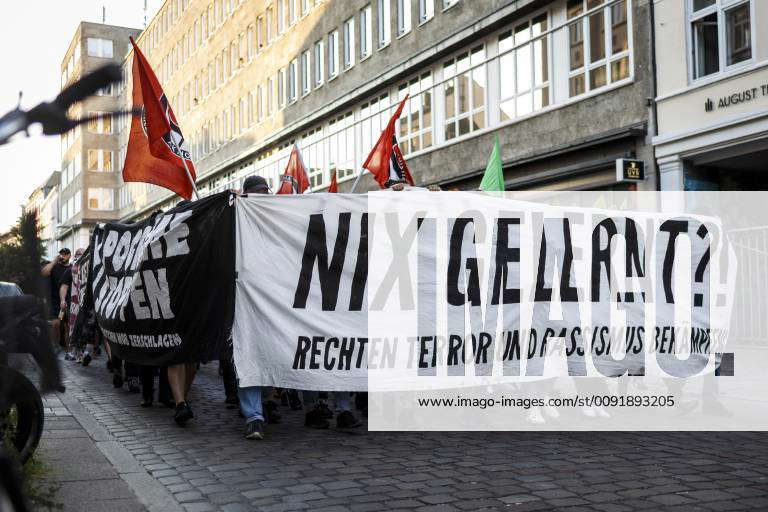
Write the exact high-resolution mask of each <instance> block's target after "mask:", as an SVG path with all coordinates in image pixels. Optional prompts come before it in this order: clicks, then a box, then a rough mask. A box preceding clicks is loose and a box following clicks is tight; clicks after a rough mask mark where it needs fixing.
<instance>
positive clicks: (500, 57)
mask: <svg viewBox="0 0 768 512" xmlns="http://www.w3.org/2000/svg"><path fill="white" fill-rule="evenodd" d="M541 17H545V18H546V29H544V30H543V31H542V32H541V33H540V34H538V35H534V34H533V27H534V21H536V20H537V19H539V18H541ZM553 23H554V15H553V12H552V11H551V10H550V9H549V8H546V7H545V8H544V9H543V10H539V11H536V12H534V13H532V14H531V15H529V16H528V17H527V18H521V19H519V20H516V22H515V23H511V24H509V25H507V26H506V27H505V28H504V30H502V31H501V32H498V33H496V34H494V37H493V41H494V42H495V44H496V45H497V46H496V48H497V53H496V56H495V59H496V60H497V61H498V73H497V75H498V77H497V78H498V80H497V82H498V89H497V91H498V94H497V95H496V97H495V98H494V103H496V105H494V108H495V109H496V110H497V111H498V115H499V121H498V122H499V123H500V124H503V123H507V122H510V121H514V120H516V119H519V118H521V117H526V116H530V115H532V114H535V113H537V112H539V111H541V110H544V109H546V108H548V107H549V106H551V105H552V104H553V99H554V97H555V89H556V85H557V84H556V80H554V79H553V77H554V76H555V73H554V71H555V70H554V66H555V58H554V52H555V47H554V42H555V38H554V32H553V30H554V29H557V28H558V27H553ZM524 25H527V30H528V31H529V34H528V39H527V40H526V41H525V42H523V43H519V44H518V43H516V42H515V38H516V35H517V34H518V33H519V31H518V29H519V28H520V27H522V26H524ZM561 30H566V32H567V29H566V28H564V27H563V28H561ZM505 35H506V36H507V37H510V38H511V46H510V47H509V48H507V49H505V50H502V49H501V42H502V39H503V37H504V36H505ZM541 40H544V41H546V62H547V65H546V68H545V69H546V74H547V79H546V80H542V81H541V82H540V83H537V75H538V73H540V72H541V70H537V68H536V46H535V45H536V42H537V41H541ZM524 49H527V50H528V51H529V52H530V55H529V66H530V87H529V88H528V89H524V90H521V88H520V83H519V82H520V73H519V68H518V64H519V55H518V54H519V52H520V51H521V50H524ZM507 55H509V56H510V59H511V61H512V63H513V65H514V71H513V73H509V72H507V71H505V68H504V65H503V62H504V58H505V57H506V56H507ZM568 67H570V66H568ZM537 72H538V73H537ZM504 79H511V80H512V88H513V89H514V91H513V92H512V94H510V95H508V96H505V95H504V89H505V87H504V84H503V80H504ZM565 85H566V86H567V85H568V84H567V83H566V84H565ZM544 89H548V91H547V97H546V102H545V104H543V105H542V106H541V107H536V103H535V101H536V92H537V91H542V90H544ZM528 94H530V95H531V109H530V111H529V112H527V113H524V114H520V113H519V112H520V109H519V102H520V98H521V97H524V96H526V95H528ZM510 101H511V102H514V115H512V116H511V118H510V119H506V120H504V119H502V115H503V114H504V112H503V110H502V105H504V104H505V103H507V102H510ZM494 115H495V114H494Z"/></svg>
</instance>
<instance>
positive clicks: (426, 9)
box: [419, 0, 435, 25]
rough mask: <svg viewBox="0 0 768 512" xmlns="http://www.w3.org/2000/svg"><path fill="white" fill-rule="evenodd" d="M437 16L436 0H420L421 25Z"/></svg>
mask: <svg viewBox="0 0 768 512" xmlns="http://www.w3.org/2000/svg"><path fill="white" fill-rule="evenodd" d="M434 17H435V0H419V25H423V24H424V23H426V22H428V21H429V20H431V19H432V18H434Z"/></svg>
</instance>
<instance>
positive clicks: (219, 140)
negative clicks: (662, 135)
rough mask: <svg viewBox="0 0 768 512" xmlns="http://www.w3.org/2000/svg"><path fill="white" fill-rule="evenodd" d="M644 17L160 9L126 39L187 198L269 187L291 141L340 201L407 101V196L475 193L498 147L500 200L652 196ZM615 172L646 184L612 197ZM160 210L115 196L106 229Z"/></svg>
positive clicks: (386, 3) (549, 7) (549, 10)
mask: <svg viewBox="0 0 768 512" xmlns="http://www.w3.org/2000/svg"><path fill="white" fill-rule="evenodd" d="M649 3H650V2H649V0H549V1H544V0H517V1H512V0H506V1H502V0H472V1H469V0H345V1H339V0H324V1H319V0H270V1H265V0H215V1H203V0H189V1H184V0H168V1H166V2H165V3H164V4H163V6H162V8H161V9H160V10H159V12H158V13H157V15H156V16H155V17H154V18H153V19H152V21H151V22H150V24H149V25H148V26H147V28H146V29H145V30H144V32H143V33H142V34H141V36H140V37H139V39H138V41H139V44H140V46H141V47H142V49H143V51H144V53H145V55H146V56H147V57H148V59H149V60H150V62H151V64H152V66H153V68H154V69H155V71H156V73H157V75H158V77H159V79H160V82H161V83H162V85H163V87H164V89H165V92H166V94H167V95H168V97H169V98H170V100H171V104H172V106H173V108H174V111H175V113H176V116H177V118H178V120H179V122H180V125H181V128H182V131H183V132H184V135H185V137H186V139H187V142H188V144H189V147H190V149H191V151H192V154H193V157H194V161H195V165H196V166H197V169H198V186H199V187H200V188H201V191H202V192H203V193H210V192H215V191H218V190H223V189H224V188H227V187H233V188H236V187H238V186H239V184H240V182H241V180H242V179H243V178H244V177H245V176H247V175H250V174H254V173H256V174H261V175H263V176H265V177H266V178H267V179H268V180H269V181H270V182H271V183H272V184H273V185H274V184H275V183H276V180H277V177H278V176H279V174H281V173H282V171H283V170H284V167H285V164H286V162H287V159H288V155H289V153H290V149H291V146H292V144H294V143H295V144H298V146H299V147H300V148H301V151H302V153H303V157H304V162H305V164H306V165H307V167H308V168H309V170H310V178H311V181H312V185H313V190H316V191H321V190H323V189H325V188H326V187H327V186H328V184H329V182H330V177H331V173H332V172H336V173H337V175H338V177H339V183H340V189H341V190H342V191H348V190H349V189H350V187H351V186H352V182H353V181H354V178H355V176H356V173H357V172H358V171H359V169H360V167H361V164H362V163H363V161H364V159H365V157H366V156H367V154H368V152H369V151H370V149H371V148H372V146H373V144H374V143H375V141H376V139H377V137H378V136H379V133H380V131H381V129H382V128H383V126H384V125H385V124H386V121H387V119H388V118H389V116H390V115H391V113H392V112H393V111H394V108H395V106H396V105H397V103H398V101H399V100H400V99H401V98H403V97H404V96H405V94H406V93H408V94H410V99H409V102H408V105H407V107H406V109H405V111H404V113H403V116H402V118H401V120H400V122H399V126H398V136H399V139H400V144H401V149H402V150H403V153H404V154H405V157H406V159H407V160H408V164H409V166H410V168H411V171H412V174H413V175H414V177H415V179H416V181H417V182H418V183H419V184H431V183H438V184H440V185H442V186H443V187H444V188H447V189H452V188H458V189H474V188H477V186H478V184H479V182H480V178H481V175H482V171H483V169H484V168H485V165H486V162H487V159H488V155H489V154H490V151H491V148H492V146H493V141H494V139H495V137H496V136H498V137H499V139H500V141H501V147H502V159H503V162H504V167H505V175H506V180H507V188H508V189H531V188H550V189H560V188H567V189H599V188H620V189H636V188H638V187H639V188H640V189H646V188H649V189H655V188H656V186H657V185H656V182H655V176H656V175H655V171H654V168H653V153H652V149H651V146H650V145H649V138H650V134H649V119H650V112H651V111H652V109H651V108H650V107H649V104H650V103H649V99H650V98H653V96H654V94H653V79H652V66H651V57H652V55H651V53H652V50H651V48H652V46H651V36H650V34H651V27H650V19H651V17H650V7H649ZM131 63H132V53H129V55H128V56H127V58H126V62H125V70H126V72H128V74H129V73H130V69H131ZM126 90H127V91H129V88H127V89H126ZM129 98H130V97H129V94H126V95H124V101H125V104H124V106H129V104H130V99H129ZM127 126H128V124H127V123H121V126H120V129H119V130H120V133H121V148H123V149H121V158H124V147H125V144H126V143H127V136H128V131H129V130H127V129H126V128H127ZM618 158H637V159H639V160H642V161H644V162H645V163H646V164H647V166H648V168H647V169H646V173H645V174H646V179H645V180H644V181H642V182H640V183H638V184H635V183H619V182H617V179H616V172H615V160H616V159H618ZM121 161H122V160H121ZM374 186H375V184H374V182H373V180H372V179H371V177H370V176H368V175H366V176H364V178H363V179H362V180H361V183H360V187H359V188H358V190H359V191H361V190H365V189H370V188H373V187H374ZM176 200H177V198H174V197H173V196H172V194H171V193H170V192H168V191H165V190H163V189H159V188H157V187H155V186H152V185H145V184H126V185H124V186H123V187H122V189H121V191H120V201H119V208H120V210H119V211H120V216H121V217H122V218H131V217H141V216H143V215H146V214H147V213H149V212H151V211H152V210H153V209H155V208H157V207H165V206H170V205H171V204H172V203H173V202H175V201H176Z"/></svg>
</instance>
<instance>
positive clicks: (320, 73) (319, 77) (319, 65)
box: [314, 40, 325, 87]
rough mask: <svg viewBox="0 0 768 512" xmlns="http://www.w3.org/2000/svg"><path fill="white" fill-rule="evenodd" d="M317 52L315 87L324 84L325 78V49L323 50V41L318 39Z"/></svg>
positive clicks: (315, 49)
mask: <svg viewBox="0 0 768 512" xmlns="http://www.w3.org/2000/svg"><path fill="white" fill-rule="evenodd" d="M314 52H315V55H314V57H315V87H319V86H321V85H323V80H324V79H325V76H324V70H325V67H324V66H325V51H324V50H323V41H322V40H320V41H317V42H316V43H315V46H314Z"/></svg>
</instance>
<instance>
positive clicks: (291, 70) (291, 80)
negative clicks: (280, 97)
mask: <svg viewBox="0 0 768 512" xmlns="http://www.w3.org/2000/svg"><path fill="white" fill-rule="evenodd" d="M298 68H299V62H298V60H297V59H293V60H292V61H291V63H290V64H288V85H287V89H288V103H293V102H294V101H296V91H297V90H298V83H299V73H298Z"/></svg>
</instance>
